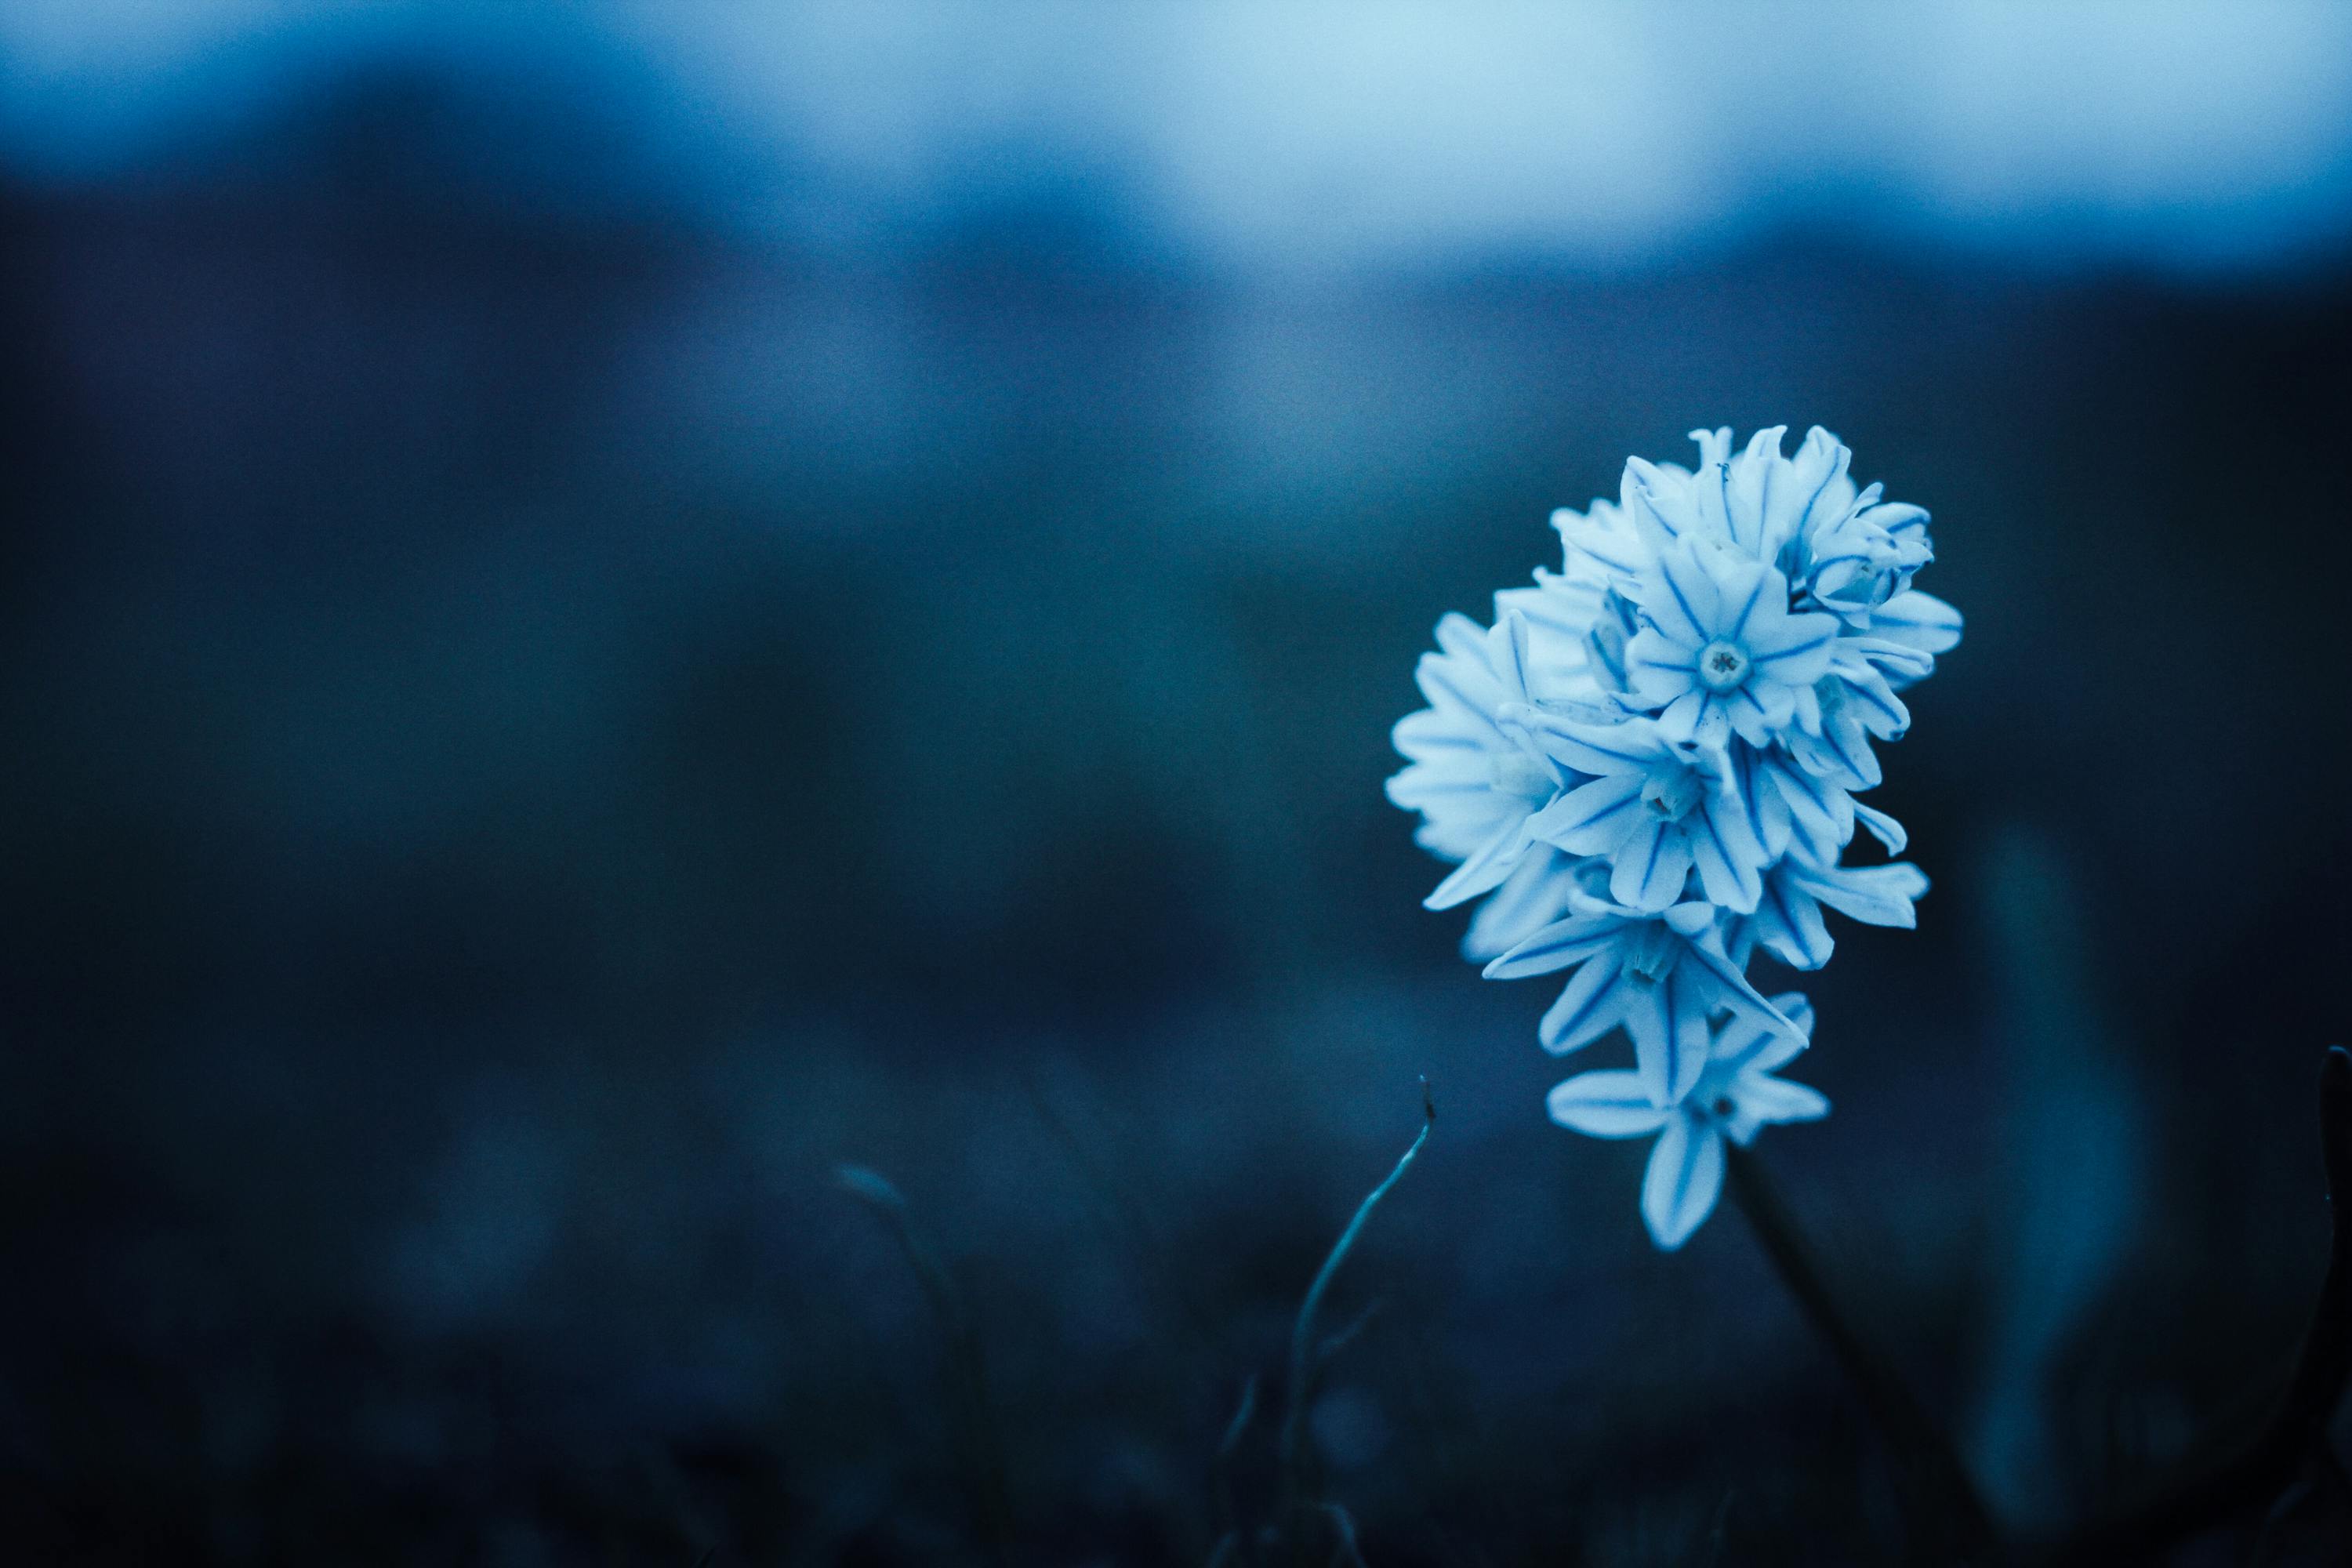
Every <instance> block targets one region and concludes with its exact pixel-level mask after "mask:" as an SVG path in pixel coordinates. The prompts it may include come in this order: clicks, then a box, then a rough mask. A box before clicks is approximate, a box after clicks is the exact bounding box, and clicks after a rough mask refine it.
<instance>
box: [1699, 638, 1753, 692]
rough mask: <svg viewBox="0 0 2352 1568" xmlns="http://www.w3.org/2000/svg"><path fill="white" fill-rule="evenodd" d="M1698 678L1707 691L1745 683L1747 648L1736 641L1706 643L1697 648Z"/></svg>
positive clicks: (1728, 688) (1729, 688) (1722, 689)
mask: <svg viewBox="0 0 2352 1568" xmlns="http://www.w3.org/2000/svg"><path fill="white" fill-rule="evenodd" d="M1685 646H1688V645H1685ZM1698 679H1699V682H1700V684H1702V685H1704V686H1705V687H1706V689H1708V690H1709V691H1729V690H1731V689H1734V688H1736V687H1738V686H1742V685H1744V684H1746V683H1747V680H1748V650H1747V649H1746V648H1744V647H1740V646H1739V645H1738V644H1737V643H1727V642H1711V643H1709V644H1707V645H1706V647H1703V648H1701V649H1699V650H1698Z"/></svg>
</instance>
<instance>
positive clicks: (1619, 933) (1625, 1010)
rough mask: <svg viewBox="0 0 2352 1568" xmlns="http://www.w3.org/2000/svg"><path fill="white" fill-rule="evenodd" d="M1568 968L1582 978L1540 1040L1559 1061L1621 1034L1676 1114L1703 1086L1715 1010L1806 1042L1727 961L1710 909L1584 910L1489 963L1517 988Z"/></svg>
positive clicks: (1646, 1081)
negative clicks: (1519, 982) (1614, 1032)
mask: <svg viewBox="0 0 2352 1568" xmlns="http://www.w3.org/2000/svg"><path fill="white" fill-rule="evenodd" d="M1571 965H1573V966H1575V968H1576V973H1574V974H1572V975H1570V977H1569V982H1568V985H1567V987H1566V988H1565V989H1564V990H1562V991H1561V992H1560V994H1559V1001H1557V1002H1555V1003H1553V1004H1552V1005H1551V1009H1550V1010H1549V1012H1547V1013H1546V1014H1545V1015H1544V1016H1543V1021H1542V1022H1541V1023H1540V1024H1538V1026H1537V1027H1536V1034H1537V1038H1538V1039H1539V1040H1540V1041H1542V1043H1543V1047H1544V1048H1545V1049H1546V1050H1548V1051H1550V1052H1552V1053H1553V1054H1554V1055H1555V1056H1562V1055H1566V1054H1567V1053H1568V1052H1570V1051H1573V1050H1576V1049H1578V1048H1580V1047H1584V1046H1588V1045H1591V1043H1592V1042H1593V1041H1595V1040H1597V1039H1599V1038H1601V1036H1603V1035H1605V1034H1607V1033H1608V1032H1609V1031H1610V1030H1611V1029H1613V1028H1615V1027H1617V1026H1619V1025H1621V1024H1622V1025H1623V1026H1624V1028H1625V1032H1626V1033H1627V1034H1628V1035H1630V1036H1632V1037H1633V1058H1634V1061H1635V1063H1636V1071H1637V1073H1638V1074H1639V1076H1640V1079H1641V1083H1642V1088H1643V1093H1644V1094H1645V1095H1647V1096H1648V1097H1649V1098H1650V1100H1651V1102H1652V1103H1653V1104H1656V1105H1672V1104H1674V1103H1675V1102H1676V1101H1678V1100H1681V1099H1682V1098H1683V1097H1684V1096H1685V1095H1687V1094H1689V1093H1690V1091H1691V1089H1692V1088H1693V1086H1694V1085H1696V1083H1697V1082H1698V1078H1699V1073H1700V1071H1701V1069H1702V1068H1704V1067H1705V1066H1706V1040H1707V1021H1708V1019H1709V1018H1710V1017H1711V1016H1713V1015H1714V1014H1715V1013H1716V1012H1717V1011H1720V1010H1722V1009H1725V1008H1728V1009H1730V1010H1731V1011H1732V1012H1734V1013H1735V1014H1738V1015H1739V1016H1743V1017H1747V1018H1749V1019H1751V1020H1753V1021H1754V1022H1755V1023H1756V1024H1757V1025H1758V1026H1759V1027H1761V1028H1768V1029H1778V1030H1780V1031H1781V1032H1782V1033H1784V1034H1786V1035H1789V1036H1790V1037H1792V1038H1799V1039H1801V1036H1799V1035H1798V1034H1797V1032H1796V1026H1795V1025H1793V1024H1791V1023H1790V1021H1789V1020H1788V1019H1787V1018H1785V1017H1782V1016H1780V1014H1779V1013H1778V1012H1776V1011H1775V1010H1774V1009H1773V1006H1772V1005H1771V1004H1770V1003H1769V1002H1767V1001H1766V1000H1765V999H1764V997H1763V996H1762V994H1760V993H1759V992H1758V991H1757V989H1756V988H1755V987H1754V986H1753V985H1750V984H1748V978H1747V976H1745V975H1744V974H1742V973H1740V972H1739V968H1738V965H1736V964H1734V963H1732V962H1731V960H1730V959H1729V958H1728V957H1727V955H1726V954H1725V952H1724V948H1723V942H1722V938H1721V935H1720V933H1719V932H1718V931H1717V915H1716V910H1715V907H1714V906H1713V905H1711V904H1706V903H1700V902H1691V903H1683V904H1676V905H1675V906H1674V907H1672V908H1671V909H1668V910H1665V911H1664V913H1662V914H1655V915H1645V914H1643V913H1641V912H1640V911H1638V910H1628V909H1624V908H1622V907H1619V906H1617V905H1612V904H1608V903H1600V902H1592V901H1586V902H1584V903H1582V904H1581V906H1580V908H1579V909H1578V910H1576V911H1575V912H1573V913H1571V914H1570V915H1569V916H1567V917H1566V918H1565V919H1563V920H1559V921H1553V922H1552V923H1551V924H1550V925H1549V926H1546V927H1545V928H1544V929H1543V930H1541V931H1538V932H1536V933H1535V935H1533V936H1531V937H1529V938H1528V939H1527V940H1526V941H1525V942H1521V943H1519V944H1518V945H1517V947H1515V948H1513V949H1512V950H1511V951H1510V952H1507V953H1505V954H1503V956H1502V957H1500V958H1497V959H1496V960H1495V961H1494V962H1493V963H1489V964H1487V965H1486V977H1487V978H1488V979H1490V980H1513V979H1517V978H1520V977H1522V976H1525V975H1533V974H1549V973H1556V972H1557V971H1559V970H1562V969H1567V968H1569V967H1570V966H1571Z"/></svg>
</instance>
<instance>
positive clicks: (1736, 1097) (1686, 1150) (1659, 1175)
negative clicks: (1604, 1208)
mask: <svg viewBox="0 0 2352 1568" xmlns="http://www.w3.org/2000/svg"><path fill="white" fill-rule="evenodd" d="M1772 1003H1773V1005H1774V1006H1775V1007H1776V1008H1777V1009H1778V1010H1779V1011H1780V1013H1781V1014H1782V1015H1784V1016H1787V1017H1788V1018H1789V1019H1790V1021H1791V1022H1792V1023H1793V1024H1794V1025H1795V1026H1796V1034H1797V1036H1798V1037H1796V1038H1791V1037H1790V1036H1789V1035H1788V1034H1786V1033H1783V1032H1781V1031H1780V1030H1776V1029H1769V1028H1765V1027H1763V1026H1760V1025H1759V1024H1757V1023H1756V1022H1755V1021H1754V1020H1752V1019H1749V1018H1746V1017H1741V1016H1734V1017H1733V1018H1732V1019H1731V1020H1730V1021H1729V1022H1728V1023H1727V1024H1725V1025H1724V1026H1723V1028H1722V1030H1721V1031H1720V1032H1719V1033H1718V1034H1717V1035H1716V1037H1715V1038H1714V1040H1713V1042H1712V1044H1711V1046H1710V1048H1709V1054H1708V1057H1707V1059H1706V1065H1705V1068H1704V1069H1703V1070H1702V1071H1701V1072H1700V1074H1699V1077H1698V1079H1697V1082H1696V1084H1695V1085H1694V1086H1693V1088H1692V1089H1691V1092H1690V1093H1689V1094H1688V1095H1687V1096H1685V1098H1684V1099H1683V1100H1681V1101H1680V1102H1679V1103H1678V1104H1675V1105H1672V1106H1661V1105H1659V1104H1657V1103H1656V1102H1655V1101H1654V1100H1652V1099H1651V1098H1650V1096H1649V1094H1648V1093H1647V1091H1646V1090H1645V1089H1643V1085H1642V1083H1641V1081H1640V1076H1639V1075H1638V1074H1635V1073H1630V1072H1625V1071H1622V1069H1603V1070H1601V1071H1599V1072H1588V1073H1579V1074H1578V1075H1577V1076H1576V1077H1574V1078H1571V1079H1568V1080H1567V1081H1565V1082H1563V1083H1561V1084H1559V1085H1558V1086H1557V1087H1555V1088H1554V1089H1552V1091H1551V1094H1550V1097H1549V1100H1547V1102H1546V1108H1547V1109H1548V1110H1549V1111H1550V1112H1551V1119H1552V1120H1553V1121H1557V1122H1559V1124H1560V1125H1561V1126H1562V1127H1566V1128H1569V1129H1571V1130H1572V1131H1578V1132H1583V1133H1587V1134H1590V1135H1591V1136H1592V1137H1595V1138H1645V1137H1648V1136H1649V1135H1651V1134H1652V1133H1655V1134H1657V1139H1658V1142H1656V1144H1655V1145H1654V1146H1653V1147H1652V1149H1651V1150H1650V1163H1649V1168H1648V1170H1647V1172H1646V1173H1644V1175H1643V1181H1642V1220H1643V1224H1645V1225H1646V1226H1649V1230H1650V1237H1651V1239H1652V1240H1653V1241H1654V1242H1656V1243H1657V1245H1658V1247H1659V1248H1660V1249H1661V1250H1662V1251H1666V1252H1672V1251H1674V1250H1675V1248H1676V1247H1680V1246H1682V1244H1683V1243H1684V1242H1685V1241H1687V1240H1689V1239H1690V1237H1691V1233H1692V1232H1693V1231H1696V1229H1698V1227H1699V1226H1700V1225H1701V1224H1703V1223H1704V1222H1705V1221H1706V1216H1707V1215H1709V1214H1711V1213H1713V1212H1714V1209H1715V1202H1716V1199H1717V1196H1718V1195H1719V1194H1721V1193H1722V1191H1723V1169H1724V1149H1723V1141H1724V1140H1725V1139H1726V1138H1728V1139H1730V1140H1731V1141H1732V1142H1735V1143H1738V1144H1739V1145H1740V1146H1741V1147H1743V1148H1745V1147H1746V1146H1747V1145H1748V1143H1750V1142H1754V1141H1755V1138H1756V1134H1757V1133H1758V1132H1759V1131H1762V1130H1763V1129H1764V1128H1766V1127H1768V1126H1771V1125H1774V1124H1776V1123H1781V1122H1790V1121H1818V1120H1819V1119H1821V1118H1822V1117H1823V1116H1826V1115H1828V1114H1829V1110H1830V1102H1829V1100H1827V1099H1825V1098H1824V1097H1823V1096H1822V1093H1821V1091H1820V1090H1818V1089H1809V1088H1807V1087H1806V1086H1805V1085H1803V1084H1801V1083H1790V1082H1789V1081H1787V1080H1786V1079H1778V1078H1775V1077H1773V1076H1772V1074H1773V1071H1774V1070H1775V1069H1776V1068H1781V1067H1785V1066H1787V1065H1788V1064H1789V1063H1790V1061H1792V1060H1794V1059H1795V1058H1796V1057H1797V1055H1798V1053H1800V1052H1801V1051H1802V1050H1803V1049H1804V1048H1805V1038H1806V1037H1810V1036H1811V1034H1812V1029H1813V1012H1812V1008H1811V1006H1810V1005H1807V1003H1806V1001H1805V999H1804V998H1803V997H1802V996H1800V995H1797V994H1794V993H1791V994H1788V995H1784V996H1776V997H1774V998H1773V999H1772Z"/></svg>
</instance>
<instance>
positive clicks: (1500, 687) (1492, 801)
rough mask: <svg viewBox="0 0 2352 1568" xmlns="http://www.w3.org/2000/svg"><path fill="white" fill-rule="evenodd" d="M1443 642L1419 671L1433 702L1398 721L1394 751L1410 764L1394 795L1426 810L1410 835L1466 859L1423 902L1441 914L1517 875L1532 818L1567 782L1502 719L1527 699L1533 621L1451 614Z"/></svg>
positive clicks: (1392, 783)
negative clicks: (1494, 621) (1488, 626)
mask: <svg viewBox="0 0 2352 1568" xmlns="http://www.w3.org/2000/svg"><path fill="white" fill-rule="evenodd" d="M1437 645H1438V651H1437V652H1435V653H1425V654H1423V655H1422V656H1421V664H1420V667H1419V668H1417V669H1415V670H1414V672H1413V679H1414V680H1415V681H1416V682H1417V683H1418V684H1419V685H1420V687H1421V691H1422V695H1423V697H1425V698H1427V699H1428V700H1429V706H1428V707H1427V708H1424V709H1423V710H1420V711H1419V712H1417V713H1410V714H1407V715H1406V716H1405V717H1404V718H1403V719H1402V720H1400V721H1398V722H1397V726H1396V731H1395V736H1394V739H1395V743H1396V749H1397V750H1398V751H1399V752H1402V753H1403V755H1404V756H1405V757H1407V758H1408V759H1410V761H1409V763H1408V765H1407V766H1406V767H1405V768H1403V769H1402V771H1400V772H1399V773H1396V774H1395V776H1393V777H1392V778H1391V779H1390V780H1389V783H1388V795H1389V799H1391V801H1394V802H1395V803H1396V804H1397V805H1401V806H1403V807H1404V808H1405V809H1406V810H1408V811H1418V812H1420V813H1421V814H1422V825H1421V829H1420V831H1419V832H1417V833H1416V834H1415V835H1414V836H1413V837H1414V838H1415V840H1416V841H1417V842H1419V843H1420V844H1421V846H1422V847H1423V848H1425V849H1428V850H1430V851H1432V852H1433V853H1434V854H1437V855H1439V856H1442V857H1444V858H1447V859H1450V860H1459V861H1461V862H1462V864H1461V865H1459V866H1457V867H1455V868H1454V871H1453V873H1452V874H1451V875H1449V876H1448V877H1446V879H1444V881H1442V882H1440V883H1439V884H1438V885H1437V889H1436V890H1435V891H1434V892H1433V893H1431V894H1430V895H1429V897H1428V899H1427V900H1424V902H1425V903H1426V904H1427V905H1428V907H1429V908H1431V909H1433V910H1443V909H1450V908H1452V907H1453V906H1454V905H1455V904H1458V903H1462V902H1464V901H1465V900H1469V899H1475V898H1476V897H1477V896H1478V895H1479V894H1481V893H1484V892H1487V891H1489V890H1491V889H1494V888H1496V887H1497V886H1499V885H1500V884H1501V883H1502V882H1503V880H1504V879H1506V878H1507V877H1509V876H1510V874H1511V872H1512V871H1513V870H1514V869H1515V868H1517V866H1518V864H1519V861H1520V859H1521V858H1523V857H1524V856H1525V854H1526V852H1527V849H1528V845H1529V844H1530V843H1531V842H1532V840H1530V839H1529V838H1528V833H1527V822H1528V817H1529V816H1532V815H1533V814H1534V813H1535V811H1536V810H1537V808H1538V807H1539V806H1542V805H1547V804H1549V802H1550V801H1551V799H1552V798H1553V796H1555V795H1558V794H1559V791H1560V789H1561V788H1562V787H1563V785H1564V784H1566V783H1567V779H1566V776H1565V775H1564V774H1563V773H1561V772H1560V770H1559V768H1558V767H1557V766H1555V765H1554V764H1553V763H1551V762H1550V761H1549V759H1547V758H1546V757H1545V756H1544V755H1543V753H1542V752H1538V751H1537V750H1536V749H1535V748H1534V746H1533V745H1531V744H1530V743H1529V742H1528V740H1527V738H1526V736H1525V734H1524V732H1523V731H1517V730H1511V731H1506V730H1504V729H1503V728H1502V727H1500V726H1499V725H1498V724H1497V723H1496V714H1497V712H1498V711H1500V710H1502V709H1504V708H1507V707H1513V706H1525V705H1526V703H1527V701H1528V627H1527V624H1526V622H1525V621H1524V620H1523V619H1521V618H1520V617H1518V616H1506V617H1505V618H1504V620H1503V621H1502V622H1501V623H1500V624H1498V625H1497V626H1495V627H1494V628H1493V629H1492V630H1491V631H1481V630H1480V629H1479V628H1478V626H1477V624H1476V623H1475V622H1474V621H1472V620H1471V619H1470V618H1469V617H1467V616H1446V617H1445V619H1444V620H1443V621H1440V622H1439V623H1438V626H1437Z"/></svg>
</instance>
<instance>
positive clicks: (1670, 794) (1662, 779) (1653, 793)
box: [1642, 768, 1698, 822]
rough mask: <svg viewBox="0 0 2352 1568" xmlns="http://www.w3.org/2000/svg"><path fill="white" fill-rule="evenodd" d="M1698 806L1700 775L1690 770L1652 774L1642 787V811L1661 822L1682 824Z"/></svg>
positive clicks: (1677, 769) (1682, 769) (1683, 769)
mask: <svg viewBox="0 0 2352 1568" xmlns="http://www.w3.org/2000/svg"><path fill="white" fill-rule="evenodd" d="M1697 804H1698V774H1697V773H1694V772H1692V771H1691V770H1690V769H1688V768H1676V769H1675V770H1673V771H1672V772H1670V773H1652V774H1651V775H1650V778H1649V782H1648V783H1646V784H1643V786H1642V809H1643V810H1644V811H1646V812H1648V813H1649V814H1650V815H1651V816H1654V817H1655V818H1656V819H1657V820H1658V821H1660V822H1680V821H1681V820H1682V819H1683V818H1684V817H1685V816H1689V815H1690V808H1691V807H1692V806H1694V805H1697Z"/></svg>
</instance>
